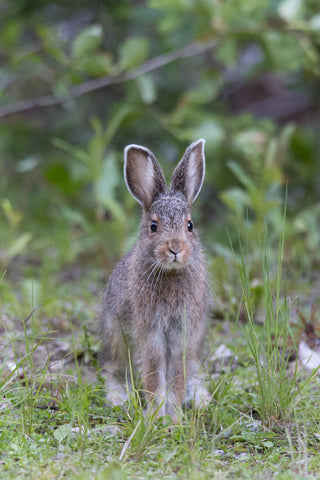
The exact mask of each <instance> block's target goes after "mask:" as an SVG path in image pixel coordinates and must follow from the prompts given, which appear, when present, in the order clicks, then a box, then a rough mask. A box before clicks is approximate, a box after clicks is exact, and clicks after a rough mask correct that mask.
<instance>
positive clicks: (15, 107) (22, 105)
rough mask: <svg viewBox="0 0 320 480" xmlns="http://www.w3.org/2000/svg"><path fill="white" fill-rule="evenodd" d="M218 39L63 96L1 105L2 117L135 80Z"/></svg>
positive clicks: (199, 51)
mask: <svg viewBox="0 0 320 480" xmlns="http://www.w3.org/2000/svg"><path fill="white" fill-rule="evenodd" d="M218 43H219V42H218V41H217V40H212V39H211V40H209V41H207V42H203V43H192V44H190V45H187V46H186V47H182V48H179V49H178V50H174V51H172V52H169V53H165V54H163V55H159V56H158V57H154V58H151V59H150V60H147V61H145V62H144V63H142V64H141V65H139V66H138V67H136V68H134V69H132V70H129V71H127V72H122V73H120V74H119V75H116V76H110V75H106V76H104V77H100V78H97V79H94V80H89V81H87V82H84V83H82V84H81V85H77V86H75V87H73V88H71V89H70V91H69V93H68V94H67V95H65V96H63V97H55V96H53V95H44V96H41V97H34V98H29V99H27V100H21V101H19V102H15V103H11V104H9V105H5V106H3V107H0V119H3V118H7V117H10V116H11V115H15V114H17V113H23V112H28V111H30V110H34V109H37V108H46V107H52V106H55V105H61V104H62V103H64V102H66V101H68V100H71V99H73V98H76V97H80V96H81V95H85V94H86V93H89V92H94V91H96V90H99V89H101V88H104V87H108V86H109V85H115V84H119V83H123V82H127V81H129V80H134V79H135V78H138V77H140V76H141V75H143V74H145V73H148V72H152V71H154V70H157V69H158V68H161V67H164V66H165V65H168V64H169V63H172V62H175V61H177V60H180V59H182V58H188V57H193V56H196V55H200V54H202V53H205V52H207V51H208V50H211V49H213V48H215V47H216V46H217V45H218Z"/></svg>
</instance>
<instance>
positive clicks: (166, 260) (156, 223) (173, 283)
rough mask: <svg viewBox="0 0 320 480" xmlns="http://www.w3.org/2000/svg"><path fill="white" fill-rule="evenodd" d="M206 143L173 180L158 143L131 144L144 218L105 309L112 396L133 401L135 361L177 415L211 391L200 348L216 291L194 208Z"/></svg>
mask: <svg viewBox="0 0 320 480" xmlns="http://www.w3.org/2000/svg"><path fill="white" fill-rule="evenodd" d="M204 143H205V141H204V140H203V139H199V140H198V141H196V142H194V143H192V144H191V145H190V146H189V147H188V148H187V149H186V151H185V153H184V155H183V157H182V159H181V160H180V162H179V163H178V165H177V167H176V168H175V170H174V172H173V176H172V181H171V184H170V187H169V188H168V187H167V184H166V181H165V177H164V174H163V171H162V169H161V167H160V164H159V163H158V160H157V159H156V157H155V156H154V155H153V153H152V152H151V151H150V150H148V149H147V148H145V147H142V146H138V145H128V146H127V147H126V148H125V162H124V178H125V182H126V185H127V187H128V190H129V192H130V193H131V194H132V195H133V197H134V198H135V199H136V200H137V201H138V202H139V203H140V204H141V205H142V208H143V215H142V222H141V226H140V234H139V238H138V241H137V243H136V245H135V246H134V247H133V248H132V249H131V250H130V251H129V252H128V253H127V254H126V255H125V256H124V257H123V258H122V259H121V260H120V261H119V263H118V264H117V265H116V267H115V269H114V270H113V272H112V274H111V276H110V278H109V281H108V283H107V286H106V290H105V293H104V297H103V301H102V305H101V309H100V313H99V318H100V323H101V331H102V340H103V344H104V349H103V357H104V358H103V360H104V362H105V370H106V388H107V396H106V399H107V402H109V403H111V404H113V405H120V404H122V403H123V402H125V400H126V398H127V388H126V386H127V387H128V385H129V384H130V378H131V374H130V372H131V371H132V368H134V369H136V370H138V371H140V372H141V379H142V390H143V394H144V396H145V397H146V400H147V402H148V404H149V406H151V407H152V409H153V410H155V411H156V412H157V415H158V416H163V415H170V416H171V418H172V421H173V422H177V421H178V418H179V412H180V409H181V405H182V403H183V401H184V402H188V403H189V402H190V401H194V403H195V404H196V405H200V404H201V403H202V402H207V401H208V399H209V395H208V393H207V391H206V390H205V389H204V387H203V386H202V383H201V380H200V376H199V368H200V362H199V355H200V353H201V348H202V345H203V339H204V334H205V329H206V318H207V316H208V311H209V306H210V303H211V299H210V295H209V284H208V274H207V270H206V266H205V260H204V255H203V252H202V247H201V242H200V239H199V236H198V234H197V232H196V230H195V228H194V226H193V223H192V219H191V211H190V209H191V205H192V203H193V202H194V200H195V199H196V197H197V196H198V194H199V192H200V189H201V187H202V183H203V179H204V173H205V158H204ZM132 366H133V367H132Z"/></svg>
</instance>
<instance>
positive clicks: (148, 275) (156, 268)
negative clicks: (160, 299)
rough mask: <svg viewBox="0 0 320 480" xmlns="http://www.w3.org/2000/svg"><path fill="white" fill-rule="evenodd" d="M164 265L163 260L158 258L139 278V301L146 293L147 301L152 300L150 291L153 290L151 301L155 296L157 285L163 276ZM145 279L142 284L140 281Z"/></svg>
mask: <svg viewBox="0 0 320 480" xmlns="http://www.w3.org/2000/svg"><path fill="white" fill-rule="evenodd" d="M163 271H164V269H163V266H162V262H161V260H159V259H158V260H156V261H155V262H153V263H152V264H151V265H150V266H148V268H146V270H145V271H144V272H142V274H141V275H140V276H139V277H138V279H137V284H138V286H139V294H138V297H137V302H140V300H141V298H142V296H143V295H146V296H147V298H146V302H149V301H150V291H151V292H152V296H151V303H152V300H153V298H154V294H155V289H156V286H157V284H158V282H159V280H160V285H161V280H162V276H163ZM141 281H143V283H142V285H140V282H141Z"/></svg>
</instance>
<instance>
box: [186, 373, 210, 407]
mask: <svg viewBox="0 0 320 480" xmlns="http://www.w3.org/2000/svg"><path fill="white" fill-rule="evenodd" d="M210 400H211V395H210V394H209V392H208V390H207V389H206V388H205V387H204V386H203V385H202V382H201V380H200V379H199V378H191V379H189V381H188V384H187V393H186V396H185V399H184V402H183V404H184V405H185V406H186V407H187V408H190V407H191V406H192V405H194V406H195V407H196V408H201V407H205V406H206V405H208V404H209V402H210Z"/></svg>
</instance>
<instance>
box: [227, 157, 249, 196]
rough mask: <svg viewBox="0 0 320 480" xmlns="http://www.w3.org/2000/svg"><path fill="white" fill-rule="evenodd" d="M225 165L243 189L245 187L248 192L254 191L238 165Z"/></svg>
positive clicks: (232, 163) (231, 163)
mask: <svg viewBox="0 0 320 480" xmlns="http://www.w3.org/2000/svg"><path fill="white" fill-rule="evenodd" d="M227 165H228V167H229V168H230V170H231V171H232V173H233V174H234V176H235V177H236V178H237V179H238V180H239V182H241V183H242V185H243V186H244V187H246V188H247V189H248V190H249V191H254V190H256V186H255V185H254V183H253V182H252V180H251V179H250V178H249V176H248V175H247V174H246V172H245V171H244V170H243V168H242V167H241V166H240V165H239V164H238V163H236V162H233V161H230V162H228V163H227Z"/></svg>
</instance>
